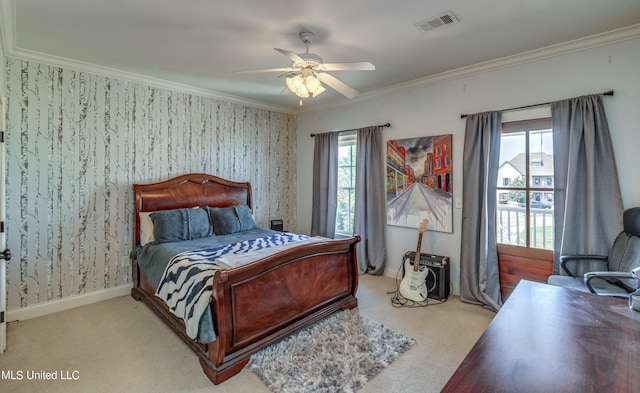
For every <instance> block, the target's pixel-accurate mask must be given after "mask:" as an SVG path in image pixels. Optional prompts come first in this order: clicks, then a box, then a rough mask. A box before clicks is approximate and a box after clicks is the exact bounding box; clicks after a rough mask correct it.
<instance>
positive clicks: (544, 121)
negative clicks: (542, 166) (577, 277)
mask: <svg viewBox="0 0 640 393" xmlns="http://www.w3.org/2000/svg"><path fill="white" fill-rule="evenodd" d="M548 129H551V130H553V125H552V121H551V117H549V116H541V117H537V118H531V119H526V120H513V121H503V123H502V131H501V137H502V135H505V134H510V133H525V175H524V177H525V185H524V187H513V186H511V185H509V186H504V185H502V186H496V191H497V193H508V192H511V191H517V192H524V193H525V228H526V239H525V245H516V244H510V243H500V242H498V244H497V247H498V251H499V252H501V251H500V250H502V252H504V253H509V254H512V255H520V256H527V255H528V254H529V256H532V255H530V253H532V252H533V253H534V254H535V255H538V256H539V257H540V258H548V257H549V255H550V256H551V258H552V257H553V252H554V250H553V246H554V244H553V242H552V244H551V247H552V249H548V248H540V247H532V246H531V197H532V195H533V194H534V193H536V192H538V193H541V194H544V193H546V192H551V193H553V192H554V186H553V184H552V185H551V186H547V183H548V182H547V181H546V180H547V179H548V178H545V179H544V180H545V181H543V180H542V179H541V178H538V183H540V184H539V185H537V186H536V185H534V184H532V183H534V182H535V181H534V179H532V178H531V170H530V166H531V150H530V133H531V132H536V131H541V130H548ZM503 184H504V182H503ZM499 202H500V201H499V198H496V204H498V203H499ZM496 208H497V206H496ZM498 219H499V217H498V215H497V214H496V220H498ZM496 228H499V223H496ZM496 240H498V239H496Z"/></svg>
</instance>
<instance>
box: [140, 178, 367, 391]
mask: <svg viewBox="0 0 640 393" xmlns="http://www.w3.org/2000/svg"><path fill="white" fill-rule="evenodd" d="M133 189H134V195H135V223H136V225H135V245H136V246H137V245H139V244H140V215H139V213H140V212H149V211H158V210H168V209H177V208H188V207H195V206H212V207H227V206H231V205H236V204H247V205H249V207H251V206H252V198H251V185H250V184H249V183H237V182H231V181H228V180H224V179H221V178H218V177H216V176H212V175H207V174H189V175H184V176H179V177H176V178H174V179H170V180H167V181H164V182H160V183H153V184H134V185H133ZM359 240H360V238H359V237H358V236H354V237H352V238H349V239H345V240H331V239H327V241H326V242H320V243H317V244H308V245H302V246H298V247H294V248H291V249H289V250H287V251H283V252H280V253H278V254H275V255H273V256H270V257H267V258H264V259H262V260H260V261H257V262H254V263H252V264H249V265H247V266H243V267H240V268H236V269H231V270H221V271H218V272H216V273H215V276H214V280H213V281H214V283H213V295H212V299H211V309H212V313H213V324H214V327H215V330H216V334H217V339H216V340H215V341H214V342H212V343H209V344H201V343H197V342H195V341H193V340H192V339H190V338H189V337H188V336H187V334H186V331H185V325H184V323H183V322H182V320H181V319H179V318H177V317H175V316H174V315H173V314H171V313H170V312H169V309H168V307H167V306H166V305H165V304H164V302H163V301H162V300H160V299H159V298H157V297H156V296H155V295H154V294H155V289H154V288H153V287H152V286H151V284H150V283H149V281H148V279H147V278H146V277H145V276H144V274H143V273H142V272H141V271H140V268H139V267H138V264H137V261H136V260H133V261H132V268H133V289H132V290H131V295H132V296H133V298H134V299H136V300H142V301H143V302H144V303H145V304H147V305H148V306H149V307H150V308H151V309H152V310H153V311H154V312H156V314H158V315H159V316H160V317H161V318H162V319H163V320H164V321H165V322H166V323H167V324H168V325H169V326H170V327H171V328H172V329H173V330H174V331H175V332H176V334H178V336H180V337H181V338H182V339H183V340H184V342H185V343H187V345H188V346H189V347H190V348H191V349H192V350H193V351H195V352H196V353H197V354H198V356H199V360H200V364H201V365H202V369H203V370H204V372H205V374H206V375H207V377H209V379H210V380H211V381H213V383H214V384H219V383H221V382H223V381H225V380H226V379H228V378H230V377H232V376H233V375H235V374H237V373H239V372H240V371H241V370H242V368H243V367H244V366H245V365H246V364H247V362H248V361H249V357H250V356H251V355H252V354H253V353H255V352H257V351H259V350H260V349H262V348H265V347H266V346H268V345H270V344H272V343H275V342H277V341H279V340H281V339H282V338H284V337H285V336H287V335H288V334H291V333H293V332H295V331H297V330H299V329H302V328H304V327H306V326H309V325H311V324H313V323H315V322H317V321H319V320H321V319H323V318H325V317H327V316H328V315H330V314H332V313H334V312H336V311H339V310H341V309H350V308H354V307H356V306H357V305H358V300H357V299H356V296H355V294H356V291H357V287H358V268H357V261H356V251H355V245H356V243H357V242H358V241H359Z"/></svg>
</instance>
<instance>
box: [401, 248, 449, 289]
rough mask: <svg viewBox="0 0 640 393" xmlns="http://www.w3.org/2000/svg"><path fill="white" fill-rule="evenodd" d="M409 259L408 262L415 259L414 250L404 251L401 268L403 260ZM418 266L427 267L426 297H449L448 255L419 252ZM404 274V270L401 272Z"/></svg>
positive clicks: (412, 261)
mask: <svg viewBox="0 0 640 393" xmlns="http://www.w3.org/2000/svg"><path fill="white" fill-rule="evenodd" d="M407 258H409V259H410V263H411V265H412V266H413V263H414V261H415V259H416V252H415V251H407V252H405V253H404V257H403V259H402V261H403V263H402V268H403V269H404V262H405V261H406V260H407ZM419 263H420V266H425V267H426V268H427V269H429V274H427V278H426V281H427V291H428V293H427V297H430V298H432V299H437V300H446V299H447V298H448V297H449V293H450V291H451V284H450V278H449V274H450V273H449V271H450V268H449V257H443V256H440V255H433V254H427V253H423V252H421V253H420V261H419ZM402 274H403V276H404V270H403V272H402Z"/></svg>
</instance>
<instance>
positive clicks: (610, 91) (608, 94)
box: [460, 90, 613, 119]
mask: <svg viewBox="0 0 640 393" xmlns="http://www.w3.org/2000/svg"><path fill="white" fill-rule="evenodd" d="M602 95H603V96H612V95H613V90H609V91H605V92H604V93H602ZM552 102H554V101H549V102H543V103H542V104H533V105H525V106H518V107H515V108H509V109H502V111H503V112H506V111H514V110H516V109H526V108H533V107H534V106H542V105H549V104H551V103H552ZM467 116H469V115H467V114H466V113H465V114H462V115H460V118H461V119H464V118H465V117H467Z"/></svg>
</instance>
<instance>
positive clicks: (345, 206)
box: [336, 132, 356, 236]
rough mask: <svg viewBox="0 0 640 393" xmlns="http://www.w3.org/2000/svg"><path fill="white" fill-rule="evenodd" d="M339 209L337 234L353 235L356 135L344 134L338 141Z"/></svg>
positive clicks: (337, 212)
mask: <svg viewBox="0 0 640 393" xmlns="http://www.w3.org/2000/svg"><path fill="white" fill-rule="evenodd" d="M338 146H339V147H338V207H337V210H336V234H340V235H349V236H350V235H352V234H353V217H354V213H355V204H356V134H355V132H354V133H342V134H340V136H339V140H338Z"/></svg>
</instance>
